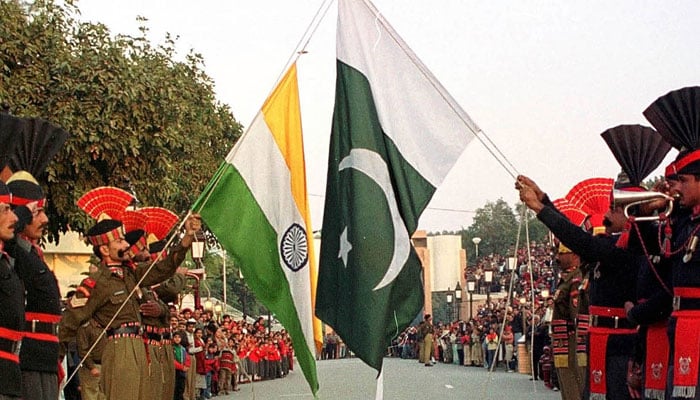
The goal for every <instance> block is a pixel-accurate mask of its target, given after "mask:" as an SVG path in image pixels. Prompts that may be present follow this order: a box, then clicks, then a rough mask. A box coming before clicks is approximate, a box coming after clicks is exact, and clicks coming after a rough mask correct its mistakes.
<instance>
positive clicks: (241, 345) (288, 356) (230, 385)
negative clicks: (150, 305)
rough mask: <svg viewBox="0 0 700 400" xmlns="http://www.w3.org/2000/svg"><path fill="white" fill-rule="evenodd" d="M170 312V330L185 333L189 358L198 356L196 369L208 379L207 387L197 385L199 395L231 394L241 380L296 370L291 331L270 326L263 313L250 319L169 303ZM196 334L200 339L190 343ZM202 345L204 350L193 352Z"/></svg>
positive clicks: (273, 375) (263, 377) (272, 375)
mask: <svg viewBox="0 0 700 400" xmlns="http://www.w3.org/2000/svg"><path fill="white" fill-rule="evenodd" d="M170 311H171V314H170V315H171V317H170V325H171V329H172V331H173V332H175V334H176V335H178V336H180V337H181V339H182V341H183V343H182V344H183V346H184V347H185V348H186V349H187V350H188V353H189V354H190V356H191V357H196V359H197V363H196V365H197V368H196V369H197V370H196V373H197V374H198V375H204V377H205V382H206V388H205V389H203V388H200V387H198V389H199V390H200V392H199V393H197V395H198V396H200V397H204V398H211V397H213V396H216V395H218V394H219V393H222V394H228V392H229V390H231V391H237V390H238V385H239V384H242V383H249V382H251V381H259V380H266V379H276V378H282V377H284V376H286V375H287V374H288V373H289V371H290V370H292V369H293V366H294V365H293V357H294V351H293V348H292V342H291V339H290V337H289V335H288V333H287V332H286V330H285V329H281V330H278V331H273V330H271V329H270V327H269V326H267V325H268V324H266V322H265V318H264V317H259V318H258V319H257V320H255V321H254V322H251V321H250V320H246V319H240V320H234V319H233V318H232V317H231V316H230V315H223V316H221V318H215V317H214V314H213V313H212V312H210V311H205V310H203V309H195V310H191V309H188V308H184V309H182V310H180V311H179V312H178V310H177V309H176V308H175V307H174V306H171V310H170ZM188 337H189V338H190V339H188ZM192 337H194V340H195V342H196V343H189V342H190V341H191V340H192V339H191V338H192ZM185 342H187V343H185ZM197 344H201V346H199V345H197ZM198 348H202V350H200V351H196V350H195V351H193V350H192V349H198Z"/></svg>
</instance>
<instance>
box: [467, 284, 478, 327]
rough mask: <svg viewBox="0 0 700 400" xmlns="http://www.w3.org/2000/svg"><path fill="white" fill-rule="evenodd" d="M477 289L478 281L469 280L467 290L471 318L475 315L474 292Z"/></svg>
mask: <svg viewBox="0 0 700 400" xmlns="http://www.w3.org/2000/svg"><path fill="white" fill-rule="evenodd" d="M475 289H476V282H474V281H467V291H468V292H469V320H470V321H471V320H472V317H473V312H472V295H473V294H474V290H475Z"/></svg>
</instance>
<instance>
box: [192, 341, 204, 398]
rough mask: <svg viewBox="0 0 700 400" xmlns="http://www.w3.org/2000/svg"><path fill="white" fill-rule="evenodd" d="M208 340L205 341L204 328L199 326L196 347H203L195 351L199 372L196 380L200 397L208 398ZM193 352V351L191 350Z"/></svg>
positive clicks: (196, 365)
mask: <svg viewBox="0 0 700 400" xmlns="http://www.w3.org/2000/svg"><path fill="white" fill-rule="evenodd" d="M205 345H206V342H205V341H204V338H203V332H202V328H197V329H195V330H194V347H195V348H196V349H201V350H200V351H197V352H196V353H194V358H195V360H196V362H195V368H196V370H197V371H196V372H197V376H196V380H195V386H194V387H195V389H197V393H198V397H199V398H206V391H207V366H206V363H205V362H206V359H207V350H206V347H205ZM190 353H192V351H190Z"/></svg>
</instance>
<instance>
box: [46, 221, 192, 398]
mask: <svg viewBox="0 0 700 400" xmlns="http://www.w3.org/2000/svg"><path fill="white" fill-rule="evenodd" d="M200 228H201V220H200V218H199V216H198V215H191V216H190V217H189V218H188V219H187V221H185V231H186V233H185V235H184V236H183V238H182V239H181V240H180V244H179V245H178V246H176V247H175V248H174V249H173V250H172V251H171V252H170V254H169V255H168V257H167V258H166V259H165V260H162V261H161V262H159V263H156V264H155V265H154V266H153V268H151V269H150V272H148V274H147V275H146V271H147V270H149V268H150V263H141V264H137V265H135V264H133V263H132V262H131V261H130V260H129V259H128V256H127V255H126V252H127V250H128V248H129V244H128V243H127V242H126V240H124V230H123V225H122V223H121V222H119V221H116V220H109V219H108V220H103V221H100V222H98V223H97V224H96V225H95V226H93V227H92V228H91V229H90V230H89V231H88V232H87V238H88V240H89V241H90V243H91V244H92V245H93V250H94V252H95V255H96V256H98V258H100V261H101V265H100V270H99V272H98V274H97V275H96V276H95V277H94V278H93V277H90V278H86V279H85V280H83V282H81V284H80V286H79V287H78V289H77V291H76V295H74V296H73V298H71V300H70V301H69V302H68V307H67V308H66V311H65V312H64V315H63V319H62V320H61V325H60V330H59V334H60V340H61V342H64V343H65V342H69V341H70V340H71V339H72V338H73V337H74V336H75V334H76V331H77V329H78V327H79V326H80V325H81V324H82V323H83V322H84V321H87V320H88V319H89V318H94V319H95V320H96V321H97V322H98V323H99V324H100V326H102V327H103V328H106V334H107V344H106V345H105V349H104V352H103V355H102V381H101V384H102V385H101V386H102V387H103V389H104V392H105V395H106V396H107V399H147V398H148V397H147V394H146V393H144V392H143V390H142V386H141V380H142V379H141V375H142V374H141V371H142V370H143V369H144V368H147V365H146V353H145V351H144V345H143V339H142V336H141V326H140V325H141V315H140V313H141V310H140V305H139V303H138V299H137V298H136V297H138V296H130V293H131V292H132V291H134V292H138V290H137V289H135V288H136V284H137V282H138V281H137V279H138V280H140V279H141V278H144V279H143V281H142V285H144V286H148V285H154V284H156V283H158V282H161V281H163V280H165V279H167V278H169V277H170V276H171V275H172V274H173V272H174V271H175V269H176V268H177V266H178V265H179V264H180V263H181V262H182V261H183V260H184V257H185V254H186V252H187V249H189V247H190V246H191V244H192V241H193V239H194V235H195V233H196V232H197V231H198V230H199V229H200ZM144 276H145V277H144ZM120 308H121V311H118V310H119V309H120ZM148 399H149V400H151V399H150V398H148Z"/></svg>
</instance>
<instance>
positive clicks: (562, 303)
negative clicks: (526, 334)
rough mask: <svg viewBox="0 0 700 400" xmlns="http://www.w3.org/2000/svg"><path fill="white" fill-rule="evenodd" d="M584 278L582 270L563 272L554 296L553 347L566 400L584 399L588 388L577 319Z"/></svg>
mask: <svg viewBox="0 0 700 400" xmlns="http://www.w3.org/2000/svg"><path fill="white" fill-rule="evenodd" d="M581 279H582V274H581V270H580V269H579V268H576V269H573V270H570V271H567V272H562V277H561V279H560V280H559V284H558V285H557V291H556V292H555V294H554V310H553V313H552V330H553V332H552V347H553V349H554V367H555V368H556V372H557V376H558V378H559V386H560V389H561V396H562V399H580V398H581V395H582V393H583V391H584V387H585V376H586V366H585V364H583V365H579V362H578V359H577V356H576V345H577V339H576V317H577V315H578V309H579V305H580V304H579V298H580V293H579V286H580V285H581ZM557 351H559V352H557Z"/></svg>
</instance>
